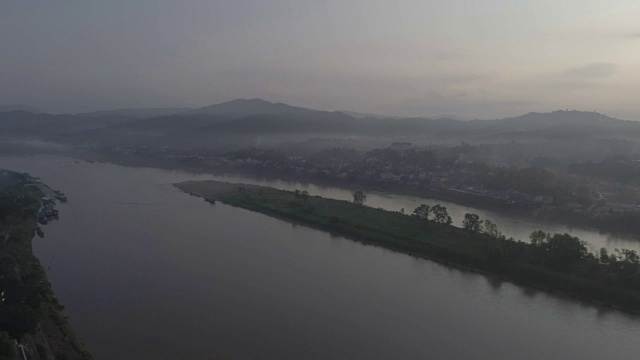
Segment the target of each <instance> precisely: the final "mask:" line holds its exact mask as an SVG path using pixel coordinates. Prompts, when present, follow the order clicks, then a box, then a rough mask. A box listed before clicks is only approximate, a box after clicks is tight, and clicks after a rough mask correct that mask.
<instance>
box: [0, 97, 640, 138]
mask: <svg viewBox="0 0 640 360" xmlns="http://www.w3.org/2000/svg"><path fill="white" fill-rule="evenodd" d="M10 110H12V111H8V112H0V136H1V137H5V138H6V137H19V138H36V139H42V140H48V141H57V142H63V143H73V144H102V145H146V146H170V147H179V148H216V149H217V148H225V147H228V146H234V147H242V146H248V145H255V144H256V142H261V141H267V140H268V139H272V140H273V139H277V141H285V142H286V141H303V140H304V139H311V138H314V137H325V138H344V139H352V141H356V140H358V139H360V140H362V139H382V140H381V141H387V140H388V142H391V141H398V140H401V141H414V142H416V143H456V142H458V143H459V142H461V141H465V142H471V143H504V142H512V141H517V142H537V141H564V142H567V141H583V142H585V141H586V142H593V141H598V140H606V139H618V140H621V141H626V142H631V143H637V142H638V141H639V140H640V123H638V122H633V121H624V120H619V119H615V118H611V117H608V116H606V115H602V114H599V113H594V112H581V111H555V112H551V113H529V114H526V115H522V116H518V117H512V118H506V119H499V120H472V121H461V120H456V119H451V118H439V119H428V118H390V117H380V116H368V115H367V114H359V113H350V112H346V111H335V112H330V111H318V110H312V109H306V108H302V107H296V106H291V105H287V104H283V103H273V102H269V101H265V100H262V99H238V100H233V101H229V102H225V103H221V104H216V105H211V106H207V107H202V108H197V109H192V108H158V109H121V110H111V111H100V112H91V113H81V114H69V115H51V114H41V113H34V112H30V111H25V109H15V108H10ZM15 110H19V111H15ZM353 139H356V140H353ZM385 139H386V140H385ZM273 141H276V140H273Z"/></svg>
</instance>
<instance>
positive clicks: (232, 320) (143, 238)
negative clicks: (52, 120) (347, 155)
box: [0, 156, 640, 360]
mask: <svg viewBox="0 0 640 360" xmlns="http://www.w3.org/2000/svg"><path fill="white" fill-rule="evenodd" d="M0 167H4V168H9V169H15V170H18V171H28V172H29V173H31V174H33V175H35V176H40V177H41V178H42V180H43V181H45V182H46V183H47V184H49V185H51V186H52V187H54V188H57V189H60V190H62V191H64V192H65V193H66V194H67V195H68V197H69V202H68V203H67V204H60V205H58V207H59V209H60V213H61V216H60V220H58V221H54V222H51V223H50V224H49V225H47V226H46V227H45V228H44V230H45V234H46V235H45V238H44V239H35V240H34V251H35V252H36V255H37V256H38V257H39V258H40V259H41V261H42V262H43V265H44V266H45V268H48V269H49V270H48V272H49V278H50V280H51V282H52V284H53V287H54V290H55V292H56V294H57V296H58V297H59V298H60V300H61V302H62V303H63V304H65V306H66V312H67V315H68V316H69V317H70V320H71V322H72V325H73V326H74V328H75V330H76V332H77V334H78V335H79V337H80V338H81V339H82V340H83V341H84V342H85V343H86V344H87V346H88V347H89V349H90V350H91V351H92V352H93V354H94V355H95V358H96V359H172V360H173V359H216V358H220V359H427V358H428V359H492V360H493V359H605V358H606V359H632V358H635V357H636V356H637V350H638V347H639V345H640V341H639V340H640V339H639V335H638V334H640V320H639V319H638V318H636V317H632V316H629V315H626V314H622V313H619V312H616V311H610V310H603V309H601V308H598V307H595V306H592V305H588V304H584V303H579V302H574V301H570V300H567V299H563V298H558V297H554V296H551V295H548V294H546V293H541V292H534V291H531V290H527V289H524V288H520V287H517V286H514V285H512V284H508V283H501V282H498V281H495V280H493V279H491V278H487V277H484V276H480V275H476V274H472V273H465V272H461V271H458V270H455V269H451V268H447V267H444V266H441V265H438V264H435V263H432V262H429V261H425V260H420V259H415V258H412V257H410V256H406V255H402V254H398V253H394V252H391V251H388V250H384V249H381V248H376V247H372V246H366V245H363V244H359V243H355V242H353V241H350V240H347V239H344V238H341V237H333V236H331V235H329V234H327V233H324V232H321V231H318V230H314V229H309V228H305V227H303V226H296V225H292V224H290V223H287V222H284V221H281V220H277V219H273V218H269V217H267V216H264V215H261V214H258V213H252V212H249V211H246V210H243V209H238V208H233V207H230V206H226V205H223V204H216V205H210V204H208V203H206V202H204V201H202V199H199V198H196V197H192V196H189V195H186V194H184V193H182V192H180V191H179V190H178V189H176V188H174V187H173V186H172V185H171V184H172V183H174V182H177V181H183V180H191V179H208V178H214V177H212V176H202V175H194V174H189V173H184V172H177V171H166V170H158V169H147V168H142V169H140V168H138V169H136V168H127V167H122V166H117V165H111V164H97V163H94V164H89V163H86V162H82V161H78V162H76V161H74V160H72V159H68V158H59V157H43V156H39V157H0ZM216 178H218V179H220V177H216ZM230 180H231V179H230ZM236 180H237V179H236ZM244 180H245V181H242V182H249V181H250V179H244ZM287 184H288V185H287ZM287 184H280V185H278V183H274V185H276V186H279V187H290V188H291V187H294V188H302V186H301V185H300V184H290V183H287ZM308 189H309V191H310V192H311V193H312V194H319V195H325V196H326V195H330V194H333V196H334V197H342V198H345V197H346V198H348V197H350V193H349V191H346V190H340V189H335V188H328V189H325V188H318V187H314V186H309V187H308ZM368 199H369V204H373V205H374V206H378V204H380V206H381V207H388V208H391V207H395V208H399V207H406V205H404V206H399V205H402V204H403V203H410V202H411V201H413V200H412V199H411V198H407V197H395V196H387V195H374V194H370V195H369V197H368ZM382 205H384V206H382ZM594 236H595V235H594ZM621 241H624V240H621Z"/></svg>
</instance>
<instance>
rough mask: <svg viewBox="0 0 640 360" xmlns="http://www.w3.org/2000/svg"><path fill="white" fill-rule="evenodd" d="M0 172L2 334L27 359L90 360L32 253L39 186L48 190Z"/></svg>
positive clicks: (34, 182)
mask: <svg viewBox="0 0 640 360" xmlns="http://www.w3.org/2000/svg"><path fill="white" fill-rule="evenodd" d="M0 176H1V177H2V179H1V181H0V183H1V185H0V187H1V188H0V194H1V199H0V209H1V210H2V211H1V214H0V238H1V239H2V242H1V243H0V254H2V255H1V257H0V265H1V266H0V288H1V291H2V292H3V294H4V295H3V304H2V306H1V307H0V332H6V333H8V334H9V335H10V336H11V337H12V338H13V339H16V340H18V341H19V343H20V345H21V346H20V347H19V349H18V350H19V352H21V353H22V352H23V351H24V354H25V355H26V356H27V359H30V360H32V359H33V360H39V359H43V360H44V359H54V358H55V359H82V360H85V359H92V357H91V355H90V353H89V352H88V351H87V350H86V349H85V347H84V345H83V344H81V343H80V341H79V340H78V338H77V337H76V336H75V334H74V332H73V330H72V329H71V326H70V324H69V322H68V320H67V318H66V317H65V315H64V312H63V310H64V306H63V305H61V304H60V303H59V302H58V300H57V298H56V296H55V294H54V293H53V289H52V288H51V284H50V283H49V281H48V279H47V275H46V272H45V270H44V268H43V267H42V265H41V263H40V261H39V260H38V259H37V258H36V257H35V255H34V254H33V249H32V239H33V237H34V233H35V232H36V227H37V223H36V221H37V214H38V211H39V209H40V205H41V204H40V198H41V197H42V196H43V195H45V194H44V193H43V192H42V190H41V188H44V189H49V188H48V187H47V186H46V185H44V184H39V183H38V182H37V181H35V179H33V178H31V177H29V176H28V175H26V174H18V173H15V172H10V171H6V170H2V171H1V175H0ZM20 356H22V355H20ZM20 358H22V357H20Z"/></svg>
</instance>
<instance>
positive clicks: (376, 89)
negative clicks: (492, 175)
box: [0, 0, 640, 120]
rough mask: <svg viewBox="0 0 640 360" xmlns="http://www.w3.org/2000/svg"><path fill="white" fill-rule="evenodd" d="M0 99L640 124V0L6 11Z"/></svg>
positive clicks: (22, 5) (299, 1)
mask: <svg viewBox="0 0 640 360" xmlns="http://www.w3.org/2000/svg"><path fill="white" fill-rule="evenodd" d="M0 46H1V51H0V104H14V103H21V104H29V105H32V106H35V107H40V108H42V109H43V110H47V111H52V112H77V111H88V110H98V109H112V108H124V107H170V106H204V105H209V104H213V103H217V102H222V101H226V100H231V99H234V98H253V97H262V98H265V99H267V100H271V101H282V102H287V103H292V104H294V105H300V106H307V107H312V108H319V109H323V110H335V109H347V110H354V111H362V112H372V113H383V114H397V115H425V116H435V115H442V114H457V115H460V116H463V117H467V118H495V117H503V116H507V115H517V114H521V113H525V112H529V111H549V110H556V109H567V108H568V109H580V110H596V111H599V112H604V113H607V114H610V115H615V116H618V117H622V118H626V119H634V120H640V1H639V0H606V1H605V0H603V1H600V0H563V1H558V0H536V1H534V0H482V1H479V0H395V1H379V0H366V1H365V0H340V1H338V0H335V1H333V0H332V1H323V0H309V1H307V0H273V1H269V0H235V1H160V0H156V1H152V0H135V1H130V0H129V1H118V0H109V1H99V2H98V1H91V2H90V1H79V0H78V1H63V0H56V1H50V0H42V1H29V0H0Z"/></svg>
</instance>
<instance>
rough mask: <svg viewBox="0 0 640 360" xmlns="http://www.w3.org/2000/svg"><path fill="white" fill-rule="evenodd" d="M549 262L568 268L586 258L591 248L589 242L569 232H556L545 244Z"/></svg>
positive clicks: (561, 267)
mask: <svg viewBox="0 0 640 360" xmlns="http://www.w3.org/2000/svg"><path fill="white" fill-rule="evenodd" d="M543 247H544V249H545V250H546V253H547V254H548V255H547V260H548V262H547V263H548V264H549V265H551V266H552V267H555V268H558V269H566V268H568V267H570V266H571V265H573V264H574V263H575V262H577V261H579V260H582V259H584V258H585V257H586V256H587V254H588V253H589V250H588V249H587V242H586V241H582V240H580V239H579V238H577V237H574V236H571V235H569V234H555V235H553V236H552V237H550V238H548V239H547V241H546V242H545V243H544V245H543Z"/></svg>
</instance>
